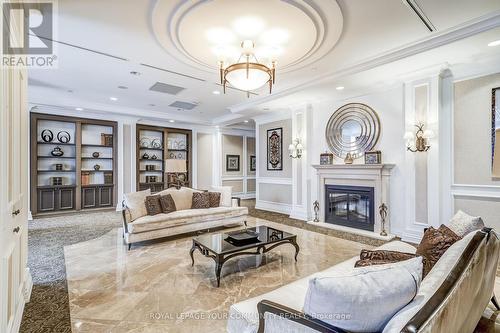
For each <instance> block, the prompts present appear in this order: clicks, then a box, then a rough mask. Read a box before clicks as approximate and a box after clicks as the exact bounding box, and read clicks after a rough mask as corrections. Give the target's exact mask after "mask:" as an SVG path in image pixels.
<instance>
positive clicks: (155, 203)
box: [145, 195, 161, 215]
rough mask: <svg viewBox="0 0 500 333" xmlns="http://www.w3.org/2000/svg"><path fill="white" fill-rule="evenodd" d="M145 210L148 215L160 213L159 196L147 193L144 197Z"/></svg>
mask: <svg viewBox="0 0 500 333" xmlns="http://www.w3.org/2000/svg"><path fill="white" fill-rule="evenodd" d="M145 204H146V210H147V212H148V215H156V214H160V213H161V205H160V196H159V195H149V196H147V197H146V201H145Z"/></svg>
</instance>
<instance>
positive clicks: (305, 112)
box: [283, 105, 311, 221]
mask: <svg viewBox="0 0 500 333" xmlns="http://www.w3.org/2000/svg"><path fill="white" fill-rule="evenodd" d="M310 111H311V107H310V105H307V106H304V107H303V108H300V109H297V110H294V111H292V140H294V139H299V140H300V143H301V144H302V145H303V146H304V150H303V151H302V156H301V158H295V159H293V161H292V209H291V212H290V217H291V218H295V219H298V220H304V221H308V220H309V219H310V218H311V212H310V202H309V201H310V188H309V187H310V186H309V184H310V182H309V179H310V176H309V173H310V166H311V161H310V154H309V149H308V148H309V147H308V145H310V142H311V140H309V139H310V131H309V127H310V126H311V121H310V120H311V119H310V118H311V112H310ZM283 148H284V150H285V151H286V152H287V153H288V151H287V148H288V147H283Z"/></svg>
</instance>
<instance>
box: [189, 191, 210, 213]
mask: <svg viewBox="0 0 500 333" xmlns="http://www.w3.org/2000/svg"><path fill="white" fill-rule="evenodd" d="M191 208H192V209H201V208H210V195H209V194H208V192H194V193H193V202H192V203H191Z"/></svg>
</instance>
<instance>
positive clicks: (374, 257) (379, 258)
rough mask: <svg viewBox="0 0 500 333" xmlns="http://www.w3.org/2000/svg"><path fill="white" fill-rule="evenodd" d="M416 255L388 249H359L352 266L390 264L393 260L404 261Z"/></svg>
mask: <svg viewBox="0 0 500 333" xmlns="http://www.w3.org/2000/svg"><path fill="white" fill-rule="evenodd" d="M416 257H418V255H416V254H413V253H406V252H398V251H389V250H375V251H370V250H361V253H360V255H359V260H358V261H356V263H355V264H354V267H365V266H373V265H383V264H392V263H395V262H400V261H405V260H408V259H412V258H416Z"/></svg>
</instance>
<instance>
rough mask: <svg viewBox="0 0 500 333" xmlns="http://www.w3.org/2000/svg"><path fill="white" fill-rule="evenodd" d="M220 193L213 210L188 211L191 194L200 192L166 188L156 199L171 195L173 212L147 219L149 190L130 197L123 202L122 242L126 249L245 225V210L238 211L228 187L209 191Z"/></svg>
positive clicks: (235, 201)
mask: <svg viewBox="0 0 500 333" xmlns="http://www.w3.org/2000/svg"><path fill="white" fill-rule="evenodd" d="M211 191H212V192H220V193H221V200H220V206H219V207H214V208H203V209H191V204H192V197H193V193H194V192H202V191H198V190H194V189H191V188H187V187H181V188H180V189H176V188H169V189H167V190H164V191H162V192H159V193H155V194H157V195H167V194H170V195H171V196H172V199H173V200H174V202H175V206H176V209H177V210H176V211H174V212H171V213H168V214H163V213H160V214H156V215H152V216H151V215H147V213H146V208H145V203H144V201H145V199H146V197H147V196H149V195H151V192H150V191H149V190H146V191H141V192H135V193H129V194H126V195H125V200H124V202H123V211H122V215H123V238H124V241H125V243H126V244H128V246H129V249H130V247H131V245H132V243H137V242H141V241H145V240H151V239H156V238H163V237H168V236H173V235H179V234H183V233H188V232H194V231H198V230H206V229H212V228H217V227H225V226H234V225H241V224H245V225H246V220H247V216H248V208H246V207H239V204H238V200H237V199H235V198H232V196H231V195H232V193H231V187H228V186H221V187H214V188H212V189H211Z"/></svg>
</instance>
